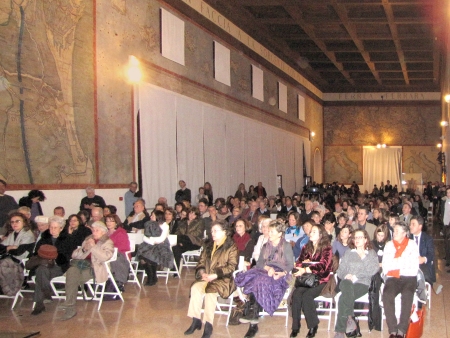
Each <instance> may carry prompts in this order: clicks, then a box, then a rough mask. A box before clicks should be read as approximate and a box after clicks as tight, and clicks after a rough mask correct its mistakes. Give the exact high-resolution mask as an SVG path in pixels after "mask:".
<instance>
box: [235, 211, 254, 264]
mask: <svg viewBox="0 0 450 338" xmlns="http://www.w3.org/2000/svg"><path fill="white" fill-rule="evenodd" d="M251 231H252V224H251V223H250V222H249V221H248V220H246V219H238V220H237V221H236V222H235V224H234V235H233V241H234V244H236V246H237V248H238V250H239V256H243V257H244V261H245V263H246V265H247V266H249V265H250V259H251V258H252V253H253V249H254V248H255V244H254V243H253V240H252V237H251V236H250V232H251Z"/></svg>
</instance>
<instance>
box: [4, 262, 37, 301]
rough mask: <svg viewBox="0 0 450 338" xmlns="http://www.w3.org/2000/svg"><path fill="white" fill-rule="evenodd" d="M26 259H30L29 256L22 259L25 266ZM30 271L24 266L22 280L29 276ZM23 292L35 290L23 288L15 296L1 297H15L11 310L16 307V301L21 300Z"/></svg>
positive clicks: (6, 297)
mask: <svg viewBox="0 0 450 338" xmlns="http://www.w3.org/2000/svg"><path fill="white" fill-rule="evenodd" d="M26 261H28V258H24V259H22V262H21V263H22V265H23V266H25V263H26ZM28 272H29V271H28V270H26V269H25V268H23V278H22V280H23V279H24V278H25V277H26V276H28ZM22 292H34V291H33V290H22V289H19V291H17V292H16V294H15V295H14V296H6V295H0V299H1V298H3V299H13V303H12V305H11V310H12V309H14V306H16V303H17V301H18V300H19V297H20V298H23V294H22Z"/></svg>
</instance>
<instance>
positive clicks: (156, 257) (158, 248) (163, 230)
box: [136, 210, 173, 286]
mask: <svg viewBox="0 0 450 338" xmlns="http://www.w3.org/2000/svg"><path fill="white" fill-rule="evenodd" d="M166 211H167V210H166ZM166 219H167V218H166V215H165V214H164V213H163V212H162V211H159V210H154V211H153V212H152V213H151V215H150V221H148V222H147V223H145V231H144V238H143V243H142V244H140V245H139V247H138V250H137V253H136V256H137V257H138V259H139V260H140V264H141V265H143V267H144V270H145V273H146V274H147V283H146V284H145V285H148V286H152V285H155V284H156V283H157V282H158V277H157V269H158V265H161V266H162V267H163V268H169V269H171V268H173V253H172V251H171V250H170V243H169V238H168V237H169V225H168V224H167V222H166V221H165V220H166Z"/></svg>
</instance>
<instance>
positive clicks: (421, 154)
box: [402, 146, 441, 183]
mask: <svg viewBox="0 0 450 338" xmlns="http://www.w3.org/2000/svg"><path fill="white" fill-rule="evenodd" d="M438 152H439V150H438V149H437V148H436V146H428V147H426V146H425V147H420V146H418V147H403V156H402V157H403V172H404V173H422V180H423V181H424V183H426V182H428V181H432V182H434V181H440V180H441V167H440V166H439V164H438V162H437V160H436V159H437V156H438Z"/></svg>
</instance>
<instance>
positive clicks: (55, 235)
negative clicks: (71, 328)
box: [31, 216, 75, 315]
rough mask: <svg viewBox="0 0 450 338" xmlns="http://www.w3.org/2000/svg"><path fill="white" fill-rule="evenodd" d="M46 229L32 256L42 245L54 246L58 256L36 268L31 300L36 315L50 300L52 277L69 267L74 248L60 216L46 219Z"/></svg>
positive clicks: (35, 254)
mask: <svg viewBox="0 0 450 338" xmlns="http://www.w3.org/2000/svg"><path fill="white" fill-rule="evenodd" d="M48 224H49V226H48V230H46V231H44V232H43V233H42V236H41V239H40V240H39V242H38V243H37V244H36V248H35V251H34V256H38V255H39V249H40V248H41V247H42V246H43V245H53V246H54V247H56V250H57V253H58V256H57V257H56V259H55V261H54V264H45V265H43V264H41V265H39V266H38V267H37V268H36V279H35V287H34V296H33V301H34V302H35V306H34V309H33V311H32V312H31V314H32V315H38V314H40V313H42V312H43V311H45V306H44V303H47V302H51V301H52V288H51V285H50V281H51V280H52V278H55V277H58V276H62V275H63V274H64V273H65V272H66V271H67V269H68V268H69V263H70V258H71V256H72V251H73V250H74V249H75V247H74V246H73V244H72V242H71V240H70V238H69V236H68V235H67V233H66V232H64V231H63V229H64V225H65V221H64V219H63V218H62V217H59V216H52V217H50V218H49V219H48Z"/></svg>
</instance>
